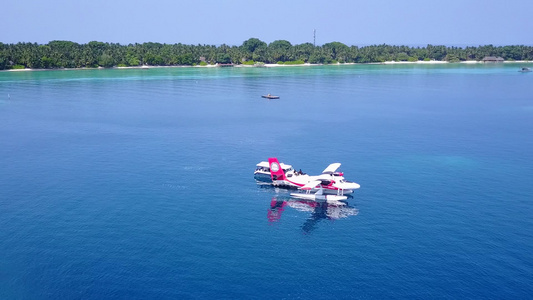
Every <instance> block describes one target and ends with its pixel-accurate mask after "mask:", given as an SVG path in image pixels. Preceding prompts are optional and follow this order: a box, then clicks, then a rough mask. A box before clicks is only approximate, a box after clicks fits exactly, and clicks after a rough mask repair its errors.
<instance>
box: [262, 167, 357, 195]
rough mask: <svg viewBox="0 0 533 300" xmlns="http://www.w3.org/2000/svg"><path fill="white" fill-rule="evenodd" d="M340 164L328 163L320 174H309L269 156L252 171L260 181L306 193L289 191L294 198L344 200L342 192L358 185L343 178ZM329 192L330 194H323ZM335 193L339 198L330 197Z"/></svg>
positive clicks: (348, 191)
mask: <svg viewBox="0 0 533 300" xmlns="http://www.w3.org/2000/svg"><path fill="white" fill-rule="evenodd" d="M340 166H341V164H340V163H333V164H330V165H329V166H328V167H327V168H326V169H325V170H324V171H323V172H322V174H320V175H317V176H310V175H307V174H305V173H303V172H301V171H298V172H297V171H295V170H294V169H293V168H292V166H291V165H286V164H283V163H280V162H279V161H278V159H277V158H275V157H271V158H269V159H268V162H264V161H263V162H260V163H258V164H257V168H256V170H255V172H254V177H255V178H256V179H257V180H259V181H262V182H265V183H268V184H271V185H273V186H276V187H285V188H298V189H301V190H303V191H306V193H291V196H293V197H295V198H301V199H306V200H313V201H329V200H330V199H331V201H338V200H345V199H346V197H345V196H344V194H350V193H353V191H354V190H356V189H358V188H359V187H360V185H359V184H357V183H355V182H351V181H348V180H346V179H344V174H343V173H342V172H340V171H339V168H340ZM325 194H330V195H325ZM332 195H337V196H338V197H339V198H336V197H330V196H332Z"/></svg>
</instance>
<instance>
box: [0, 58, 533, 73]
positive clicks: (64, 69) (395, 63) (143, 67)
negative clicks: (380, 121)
mask: <svg viewBox="0 0 533 300" xmlns="http://www.w3.org/2000/svg"><path fill="white" fill-rule="evenodd" d="M455 63H458V64H491V65H492V64H499V63H484V62H483V61H477V60H466V61H460V62H455ZM524 63H525V64H528V63H533V61H528V60H516V61H504V62H503V64H524ZM410 64H421V65H433V64H454V63H451V62H447V61H443V60H431V61H423V60H419V61H385V62H374V63H336V64H310V63H304V64H298V65H285V64H263V65H261V66H255V65H233V66H232V67H233V68H279V67H313V66H345V65H350V66H351V65H410ZM152 68H153V69H159V68H224V67H222V66H219V65H218V64H215V65H207V66H200V65H196V66H188V65H179V66H130V67H111V68H104V67H98V68H57V69H31V68H25V69H10V70H0V72H31V71H72V70H113V69H116V70H125V69H141V70H142V69H146V70H148V69H152Z"/></svg>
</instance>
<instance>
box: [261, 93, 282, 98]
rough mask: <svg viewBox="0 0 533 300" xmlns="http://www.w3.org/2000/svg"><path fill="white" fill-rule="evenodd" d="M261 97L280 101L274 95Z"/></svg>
mask: <svg viewBox="0 0 533 300" xmlns="http://www.w3.org/2000/svg"><path fill="white" fill-rule="evenodd" d="M261 97H263V98H267V99H279V96H274V95H270V94H268V95H262V96H261Z"/></svg>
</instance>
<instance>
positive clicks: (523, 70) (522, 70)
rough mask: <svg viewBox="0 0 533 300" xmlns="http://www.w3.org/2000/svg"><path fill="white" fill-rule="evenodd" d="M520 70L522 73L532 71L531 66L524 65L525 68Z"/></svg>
mask: <svg viewBox="0 0 533 300" xmlns="http://www.w3.org/2000/svg"><path fill="white" fill-rule="evenodd" d="M518 72H522V73H526V72H531V68H527V67H523V68H522V69H520V71H518Z"/></svg>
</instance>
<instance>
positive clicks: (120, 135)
mask: <svg viewBox="0 0 533 300" xmlns="http://www.w3.org/2000/svg"><path fill="white" fill-rule="evenodd" d="M518 69H519V66H518V65H515V64H505V65H463V64H447V65H351V66H316V67H287V68H154V69H149V70H134V69H128V70H75V71H73V70H67V71H62V70H61V71H59V70H58V71H46V72H39V71H34V72H0V228H1V230H0V298H1V299H50V298H51V299H117V298H118V299H213V298H216V299H219V298H222V299H233V298H247V299H250V298H252V299H254V298H257V299H262V298H269V299H270V298H274V299H275V298H281V299H295V298H299V299H332V298H338V299H354V298H355V299H359V298H363V299H369V298H370V299H372V298H378V299H382V298H446V299H458V298H461V299H464V298H470V299H472V298H490V299H524V298H531V295H532V294H533V251H531V249H532V248H533V218H532V217H533V208H532V200H533V187H532V186H531V179H532V178H533V135H532V134H533V74H531V73H525V74H524V73H520V72H517V71H518ZM266 93H271V94H275V95H280V96H281V99H279V100H270V101H269V100H266V99H262V98H260V95H261V94H266ZM272 156H275V157H278V158H279V159H280V160H281V161H283V162H285V163H290V164H292V165H293V166H294V167H296V168H297V169H300V168H301V169H302V170H303V171H305V172H307V173H310V174H318V173H320V172H321V171H322V170H323V169H324V168H325V167H326V166H327V165H328V164H329V163H332V162H341V163H342V170H343V171H344V173H345V176H346V178H347V179H349V180H353V181H355V182H358V183H359V184H361V189H359V190H357V191H356V192H355V193H354V194H353V197H352V198H350V199H349V200H348V205H347V206H346V207H334V206H327V205H310V204H305V203H300V202H296V201H293V200H291V199H290V198H289V197H288V192H287V191H285V190H277V189H273V188H268V187H261V186H258V185H257V184H256V182H255V181H254V179H253V175H252V174H253V170H254V168H255V164H256V163H258V162H260V161H262V160H266V159H267V158H268V157H272Z"/></svg>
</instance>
